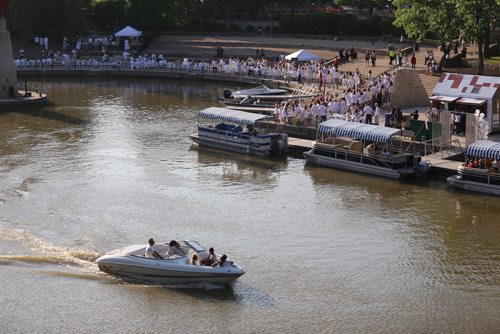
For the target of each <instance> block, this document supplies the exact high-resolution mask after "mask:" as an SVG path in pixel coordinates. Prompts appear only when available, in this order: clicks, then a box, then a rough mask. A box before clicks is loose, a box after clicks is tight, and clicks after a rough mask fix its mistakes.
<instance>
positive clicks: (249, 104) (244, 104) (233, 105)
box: [221, 97, 275, 116]
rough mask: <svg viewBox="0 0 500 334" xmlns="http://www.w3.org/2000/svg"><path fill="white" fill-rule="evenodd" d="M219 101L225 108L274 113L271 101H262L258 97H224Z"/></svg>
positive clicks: (270, 114) (267, 113) (265, 113)
mask: <svg viewBox="0 0 500 334" xmlns="http://www.w3.org/2000/svg"><path fill="white" fill-rule="evenodd" d="M221 103H222V104H224V106H225V107H226V108H227V109H232V110H241V111H247V112H251V113H257V114H263V115H269V116H273V115H274V109H275V108H274V104H273V103H269V102H268V103H263V102H260V100H258V99H254V98H249V97H247V98H244V99H241V100H240V99H224V100H221Z"/></svg>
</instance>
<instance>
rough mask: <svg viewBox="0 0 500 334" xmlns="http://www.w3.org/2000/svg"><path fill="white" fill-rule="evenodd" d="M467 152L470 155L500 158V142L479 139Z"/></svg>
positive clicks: (483, 157)
mask: <svg viewBox="0 0 500 334" xmlns="http://www.w3.org/2000/svg"><path fill="white" fill-rule="evenodd" d="M465 153H466V154H467V156H469V157H474V158H482V159H496V160H500V142H495V141H491V140H479V141H477V142H475V143H473V144H470V145H469V146H468V147H467V151H466V152H465Z"/></svg>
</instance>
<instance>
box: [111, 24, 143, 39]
mask: <svg viewBox="0 0 500 334" xmlns="http://www.w3.org/2000/svg"><path fill="white" fill-rule="evenodd" d="M141 35H142V31H139V30H137V29H134V28H132V27H131V26H126V27H125V28H123V29H122V30H120V31H118V32H117V33H115V36H116V37H139V36H141Z"/></svg>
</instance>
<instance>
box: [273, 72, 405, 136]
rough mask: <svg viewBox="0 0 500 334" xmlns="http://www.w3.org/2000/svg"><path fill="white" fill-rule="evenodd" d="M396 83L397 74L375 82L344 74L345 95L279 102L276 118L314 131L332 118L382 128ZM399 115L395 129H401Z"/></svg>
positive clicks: (323, 95) (329, 95) (331, 93)
mask: <svg viewBox="0 0 500 334" xmlns="http://www.w3.org/2000/svg"><path fill="white" fill-rule="evenodd" d="M394 79H395V74H393V75H390V74H388V73H383V74H381V75H379V76H377V77H374V78H371V77H366V78H362V76H361V75H360V73H359V71H355V72H354V73H351V72H348V73H344V74H342V84H341V86H342V87H343V88H345V89H344V90H343V91H342V92H340V93H334V92H327V93H326V94H321V95H319V96H318V97H316V98H312V99H299V100H289V101H284V102H277V103H276V104H275V111H274V115H275V117H276V118H277V119H278V120H279V122H280V123H282V124H292V125H300V126H313V127H314V126H316V125H317V124H318V123H319V122H323V121H325V120H328V119H331V118H337V119H344V120H346V121H352V122H358V123H367V124H379V122H380V116H381V112H382V107H383V106H384V104H386V103H387V102H389V98H390V95H391V93H392V88H393V81H394ZM397 110H398V109H396V111H397ZM399 110H400V109H399ZM398 115H399V114H398ZM398 115H396V116H395V118H394V123H392V124H391V125H393V126H397V124H398V121H397V116H398ZM400 118H402V117H400Z"/></svg>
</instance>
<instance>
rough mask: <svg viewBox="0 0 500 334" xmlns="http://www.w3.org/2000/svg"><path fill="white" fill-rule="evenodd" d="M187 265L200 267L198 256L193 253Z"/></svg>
mask: <svg viewBox="0 0 500 334" xmlns="http://www.w3.org/2000/svg"><path fill="white" fill-rule="evenodd" d="M189 264H191V265H193V266H199V265H200V261H199V259H198V254H196V253H193V254H192V255H191V258H190V259H189Z"/></svg>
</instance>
